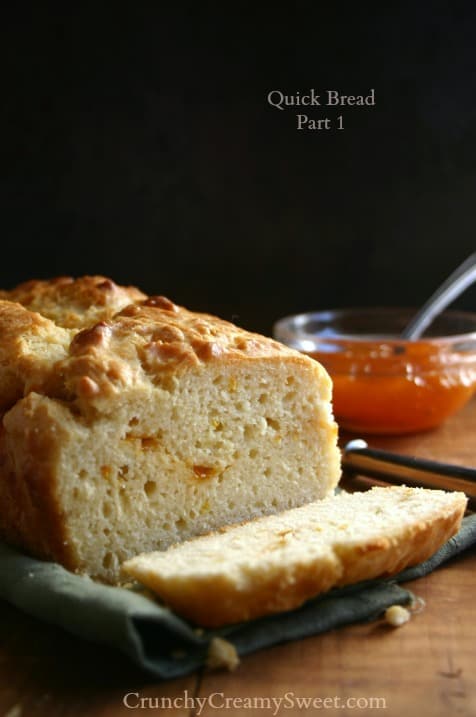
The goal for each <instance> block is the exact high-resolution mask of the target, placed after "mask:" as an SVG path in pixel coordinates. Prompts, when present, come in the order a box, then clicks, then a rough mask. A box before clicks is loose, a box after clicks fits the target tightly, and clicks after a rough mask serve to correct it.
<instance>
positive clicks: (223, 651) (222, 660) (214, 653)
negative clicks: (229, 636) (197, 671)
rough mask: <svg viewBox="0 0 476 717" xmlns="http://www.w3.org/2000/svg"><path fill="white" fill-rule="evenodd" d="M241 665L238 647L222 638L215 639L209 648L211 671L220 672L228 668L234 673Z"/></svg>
mask: <svg viewBox="0 0 476 717" xmlns="http://www.w3.org/2000/svg"><path fill="white" fill-rule="evenodd" d="M239 664H240V658H239V657H238V653H237V651H236V647H235V646H234V645H232V643H231V642H229V641H228V640H225V639H224V638H222V637H214V638H213V639H212V641H211V642H210V645H209V647H208V656H207V667H208V669H209V670H218V669H220V668H222V667H226V669H227V670H230V672H232V671H233V670H236V668H237V667H238V665H239Z"/></svg>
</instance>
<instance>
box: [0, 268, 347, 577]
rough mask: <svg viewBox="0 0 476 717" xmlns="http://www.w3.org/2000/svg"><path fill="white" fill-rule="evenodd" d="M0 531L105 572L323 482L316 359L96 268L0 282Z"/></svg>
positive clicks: (315, 495) (332, 479)
mask: <svg viewBox="0 0 476 717" xmlns="http://www.w3.org/2000/svg"><path fill="white" fill-rule="evenodd" d="M0 337H1V341H0V407H1V410H2V415H3V420H2V431H1V432H0V465H1V468H0V471H1V480H0V504H1V505H2V506H3V508H2V511H1V512H0V535H1V537H2V538H3V539H5V540H7V541H8V542H10V543H13V544H15V545H18V546H20V547H21V548H23V549H26V550H28V551H29V552H30V553H33V554H35V555H37V556H39V557H43V558H47V559H52V560H55V561H59V562H61V563H63V564H64V565H65V566H66V567H68V568H69V569H73V570H76V571H78V572H83V573H87V574H89V575H91V576H93V577H96V578H100V579H102V580H105V581H108V582H116V581H117V580H118V578H119V566H120V564H121V563H122V562H123V561H124V560H126V559H127V558H129V557H131V556H133V555H136V554H137V553H139V552H143V551H148V550H163V549H164V548H166V547H167V546H169V545H170V544H173V543H176V542H178V541H181V540H184V539H187V538H190V537H192V536H194V535H199V534H202V533H206V532H209V531H211V530H214V529H218V528H219V527H220V526H223V525H226V524H230V523H235V522H239V521H243V520H246V519H249V518H253V517H256V516H261V515H265V514H270V513H276V512H278V511H282V510H284V509H287V508H292V507H295V506H298V505H302V504H304V503H307V502H309V501H313V500H316V499H319V498H322V497H324V496H326V495H328V494H329V493H330V492H332V490H333V488H334V486H335V485H336V483H337V481H338V478H339V474H340V455H339V451H338V449H337V427H336V424H335V422H334V419H333V415H332V406H331V382H330V379H329V377H328V375H327V373H326V372H325V370H324V369H323V368H322V366H320V364H318V363H317V362H316V361H313V360H312V359H310V358H308V357H306V356H303V355H302V354H300V353H298V352H296V351H293V350H292V349H289V348H287V347H285V346H283V345H281V344H279V343H278V342H276V341H274V340H272V339H270V338H267V337H264V336H261V335H258V334H253V333H250V332H248V331H245V330H243V329H241V328H239V327H237V326H235V325H233V324H231V323H229V322H226V321H223V320H222V319H219V318H216V317H214V316H210V315H208V314H201V313H196V312H193V311H189V310H187V309H185V308H182V307H180V306H177V305H176V304H175V303H173V302H172V301H171V300H169V299H167V298H165V297H163V296H146V294H144V293H143V292H141V291H140V290H139V289H136V288H135V287H123V286H118V285H117V284H115V283H114V282H113V281H112V280H111V279H109V278H107V277H103V276H85V277H80V278H76V279H73V278H69V277H61V278H57V279H53V280H49V281H30V282H26V283H24V284H21V285H20V286H18V287H16V288H15V289H12V290H10V291H2V292H0Z"/></svg>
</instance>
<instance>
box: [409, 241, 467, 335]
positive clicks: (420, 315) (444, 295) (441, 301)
mask: <svg viewBox="0 0 476 717" xmlns="http://www.w3.org/2000/svg"><path fill="white" fill-rule="evenodd" d="M474 281H476V252H474V253H473V254H471V255H470V256H469V257H468V258H467V259H465V261H463V263H462V264H460V266H458V268H457V269H455V270H454V271H453V273H452V274H450V275H449V277H448V278H447V279H446V280H445V281H444V282H443V283H442V284H441V286H440V287H438V289H437V290H436V291H435V292H434V293H433V294H432V295H431V296H430V298H429V299H428V301H426V302H425V303H424V304H423V306H422V307H421V309H420V310H419V311H417V313H416V314H415V316H414V317H413V318H412V319H411V321H410V322H409V323H408V324H407V325H406V327H405V328H404V330H403V331H402V332H401V334H400V338H402V339H407V340H409V341H412V340H415V339H418V338H420V336H421V335H422V334H423V333H424V331H425V330H426V329H427V328H428V326H429V325H430V324H431V322H432V321H433V319H434V318H435V316H437V315H438V314H440V313H441V312H442V311H444V310H445V309H446V307H447V306H448V305H449V304H451V302H452V301H454V300H455V299H457V298H458V296H459V295H460V294H462V293H463V291H465V289H467V288H468V287H469V286H471V284H472V283H473V282H474Z"/></svg>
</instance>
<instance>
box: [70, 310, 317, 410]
mask: <svg viewBox="0 0 476 717" xmlns="http://www.w3.org/2000/svg"><path fill="white" fill-rule="evenodd" d="M263 358H268V359H272V360H282V359H284V358H286V359H287V360H290V359H291V360H293V361H298V362H299V363H301V364H306V365H308V366H309V368H310V370H312V371H314V372H316V373H317V372H320V373H322V376H325V377H326V379H327V376H326V374H325V372H324V371H323V370H322V368H321V367H320V366H319V365H318V364H317V363H316V362H314V361H312V360H311V359H308V358H307V357H306V356H303V355H301V354H298V353H297V352H295V351H293V350H292V349H288V348H287V347H285V346H283V345H282V344H280V343H278V342H277V341H274V340H272V339H269V338H266V337H264V336H260V335H258V334H253V333H251V332H248V331H245V330H243V329H240V328H238V327H237V326H235V325H233V324H231V323H229V322H227V321H224V320H222V319H218V318H216V317H214V316H210V315H208V314H199V313H196V312H192V311H188V310H187V309H185V308H183V307H179V306H177V305H176V304H174V303H173V302H171V301H170V300H169V299H167V298H165V297H149V298H148V299H146V300H145V301H143V302H140V303H136V304H131V305H129V306H127V307H126V308H125V309H123V310H122V311H121V312H119V313H118V314H116V315H115V316H114V317H112V318H111V319H110V320H108V321H104V322H101V323H99V324H96V325H94V326H93V327H92V328H89V329H84V330H83V331H81V332H80V333H78V334H77V335H76V336H75V338H74V340H73V341H72V343H71V347H70V351H69V356H68V358H67V359H65V360H64V361H63V362H62V363H61V365H60V367H59V371H60V372H61V374H62V375H63V376H64V381H65V386H66V391H67V395H68V396H70V397H71V398H74V399H76V401H77V404H78V405H79V406H80V409H81V410H82V411H84V412H85V413H87V412H88V411H89V409H91V408H94V409H95V410H101V411H104V412H107V411H111V410H114V399H115V398H117V397H119V396H120V395H121V393H122V392H123V391H124V390H125V389H127V388H131V389H134V388H140V386H141V384H143V383H144V382H145V383H148V384H149V385H150V382H152V383H154V384H156V383H159V382H160V381H162V380H164V376H165V375H166V374H168V375H177V374H178V373H179V372H181V371H183V370H184V369H186V368H190V367H193V366H195V367H196V366H199V365H200V364H206V363H210V362H219V363H221V364H223V365H226V363H227V362H228V361H235V360H238V361H239V360H243V359H250V360H253V359H258V360H259V359H263ZM327 382H328V384H329V394H330V381H327Z"/></svg>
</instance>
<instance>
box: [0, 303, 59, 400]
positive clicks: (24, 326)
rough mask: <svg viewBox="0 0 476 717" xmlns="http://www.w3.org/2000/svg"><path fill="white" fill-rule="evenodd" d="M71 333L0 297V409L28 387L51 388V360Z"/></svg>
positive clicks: (53, 379) (54, 379)
mask: <svg viewBox="0 0 476 717" xmlns="http://www.w3.org/2000/svg"><path fill="white" fill-rule="evenodd" d="M70 341H71V334H70V332H68V331H67V330H65V329H63V328H61V327H59V326H56V325H55V324H54V323H53V322H52V321H50V320H49V319H46V318H44V317H43V316H40V314H38V313H34V312H32V311H29V310H28V309H26V308H25V307H23V306H21V305H20V304H17V303H14V302H12V301H2V300H0V410H5V409H6V408H8V407H10V406H11V405H13V403H14V402H15V401H17V400H18V399H19V398H21V397H22V396H23V395H26V394H27V393H29V392H30V391H38V392H43V393H49V392H55V390H56V384H57V380H58V377H57V376H56V375H55V371H54V365H55V363H56V362H57V361H58V360H60V359H63V358H64V357H66V356H67V352H68V348H69V344H70Z"/></svg>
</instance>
